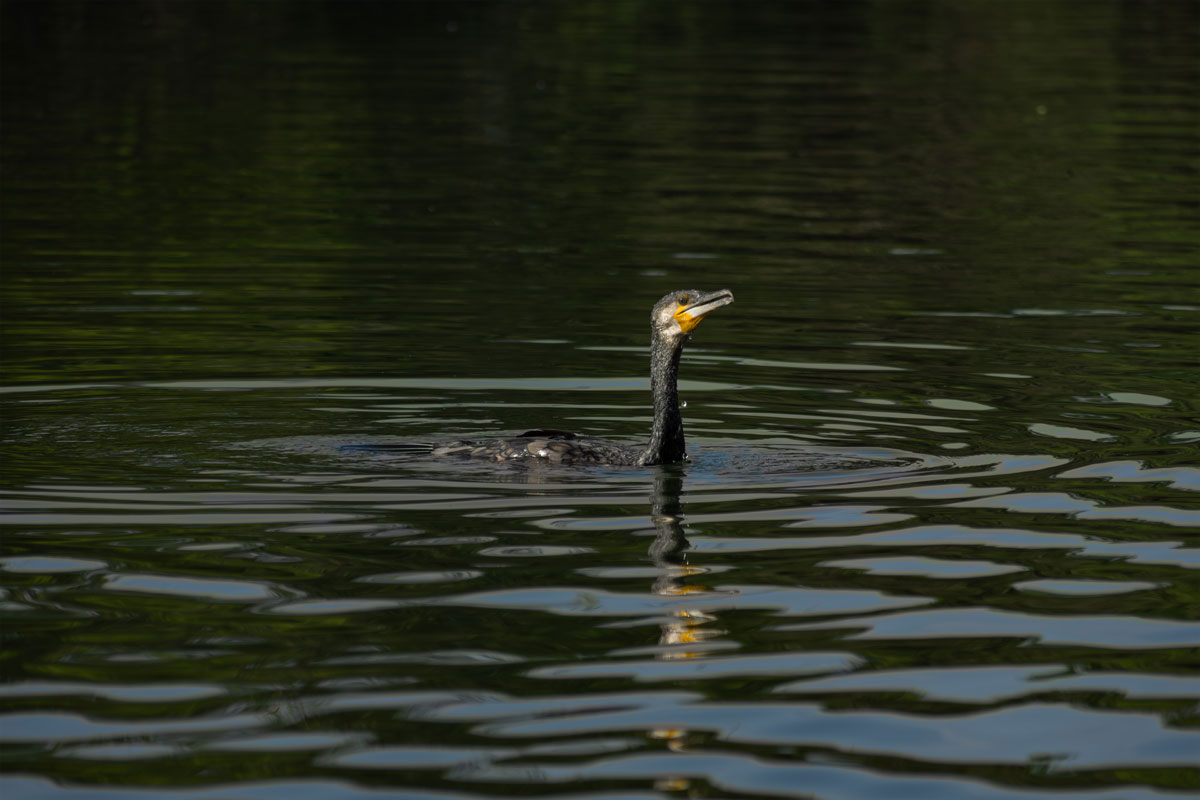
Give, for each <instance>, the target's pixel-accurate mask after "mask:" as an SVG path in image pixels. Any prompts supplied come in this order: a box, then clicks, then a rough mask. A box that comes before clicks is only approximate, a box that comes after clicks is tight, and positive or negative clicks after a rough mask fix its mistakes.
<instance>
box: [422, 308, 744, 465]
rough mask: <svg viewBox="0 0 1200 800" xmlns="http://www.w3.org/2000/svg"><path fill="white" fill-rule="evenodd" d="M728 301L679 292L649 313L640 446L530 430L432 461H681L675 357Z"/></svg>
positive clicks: (439, 452) (458, 446) (436, 451)
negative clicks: (645, 435)
mask: <svg viewBox="0 0 1200 800" xmlns="http://www.w3.org/2000/svg"><path fill="white" fill-rule="evenodd" d="M732 302H733V293H732V292H730V291H729V290H728V289H721V290H720V291H717V292H701V291H697V290H695V289H683V290H680V291H676V292H671V293H670V294H668V295H666V296H665V297H663V298H662V299H661V300H659V301H658V302H657V303H655V304H654V308H653V310H651V312H650V331H651V333H650V392H651V394H652V395H653V397H654V424H653V426H652V427H651V429H650V442H649V443H648V444H647V445H645V446H644V447H631V446H627V445H620V444H614V443H612V442H606V441H603V440H600V439H593V438H590V437H587V436H581V435H579V434H575V433H571V432H569V431H557V430H541V429H539V430H531V431H526V432H525V433H523V434H521V435H520V436H516V437H512V438H508V439H495V440H492V441H483V442H467V441H459V442H450V443H448V444H444V445H438V446H436V447H434V448H433V455H435V456H463V457H472V458H483V459H490V460H494V461H508V460H514V459H526V458H532V459H536V460H539V461H546V462H551V463H558V464H609V465H616V466H651V465H654V464H672V463H674V462H677V461H682V460H683V458H684V456H685V455H686V450H685V449H684V440H683V417H682V416H681V415H680V413H679V391H678V383H679V357H680V355H681V354H682V353H683V345H684V344H685V343H686V342H687V340H688V339H689V338H691V333H692V331H693V330H695V328H696V326H697V325H699V324H700V321H701V320H702V319H704V318H705V317H706V316H707V315H708V314H710V313H711V312H713V311H715V310H716V309H718V308H720V307H721V306H724V305H728V304H729V303H732Z"/></svg>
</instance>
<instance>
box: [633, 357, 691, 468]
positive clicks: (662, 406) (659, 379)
mask: <svg viewBox="0 0 1200 800" xmlns="http://www.w3.org/2000/svg"><path fill="white" fill-rule="evenodd" d="M682 354H683V342H682V341H680V342H678V343H677V344H675V345H674V346H673V345H672V344H670V343H668V342H666V341H663V340H662V339H659V338H658V337H655V338H654V339H653V340H652V341H651V343H650V393H651V394H652V395H653V396H654V426H653V427H652V428H651V429H650V444H649V445H647V446H646V452H645V453H643V454H642V457H641V458H640V459H638V463H640V464H647V465H653V464H671V463H673V462H676V461H682V460H683V456H684V454H685V452H686V450H685V449H684V444H683V417H682V416H680V414H679V357H680V356H681V355H682Z"/></svg>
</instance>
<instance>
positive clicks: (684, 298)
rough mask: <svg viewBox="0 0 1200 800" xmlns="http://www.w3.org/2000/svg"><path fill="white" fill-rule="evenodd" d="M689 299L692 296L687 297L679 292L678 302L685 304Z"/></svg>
mask: <svg viewBox="0 0 1200 800" xmlns="http://www.w3.org/2000/svg"><path fill="white" fill-rule="evenodd" d="M691 299H692V298H690V297H688V296H687V295H686V294H681V295H679V302H680V304H682V305H687V302H688V301H689V300H691Z"/></svg>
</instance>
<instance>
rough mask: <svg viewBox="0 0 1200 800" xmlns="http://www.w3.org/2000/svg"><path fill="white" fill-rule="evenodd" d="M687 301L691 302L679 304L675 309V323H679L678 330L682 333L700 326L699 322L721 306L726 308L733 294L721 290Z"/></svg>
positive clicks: (726, 290)
mask: <svg viewBox="0 0 1200 800" xmlns="http://www.w3.org/2000/svg"><path fill="white" fill-rule="evenodd" d="M688 299H689V300H690V301H691V302H689V303H687V304H683V303H681V304H680V305H679V308H677V309H675V321H676V322H677V323H679V329H680V330H681V331H683V332H684V333H691V332H692V331H693V330H695V328H696V326H697V325H699V324H700V320H702V319H704V318H705V317H707V316H708V315H709V314H711V313H712V312H713V311H716V310H717V309H718V308H720V307H721V306H727V305H729V304H730V303H732V302H733V292H731V291H729V290H728V289H721V290H720V291H718V292H710V293H708V294H702V295H700V296H698V297H691V298H688Z"/></svg>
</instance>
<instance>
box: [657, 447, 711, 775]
mask: <svg viewBox="0 0 1200 800" xmlns="http://www.w3.org/2000/svg"><path fill="white" fill-rule="evenodd" d="M682 490H683V474H682V472H681V471H680V470H679V469H678V468H671V467H664V468H662V469H660V470H659V471H658V472H657V474H656V475H655V476H654V493H653V494H652V495H651V496H650V520H651V522H653V523H654V541H652V542H651V543H650V551H649V555H650V561H651V562H652V563H653V564H654V566H655V568H656V569H657V571H658V575H657V576H656V578H655V580H654V584H653V585H652V587H651V591H653V592H654V593H655V594H657V595H662V596H669V597H686V596H687V595H690V594H697V593H706V592H710V591H712V589H711V588H710V587H708V586H705V585H702V584H697V583H692V582H685V581H686V580H687V579H688V578H691V577H693V576H696V575H703V574H704V573H705V572H707V571H708V570H706V569H704V568H702V567H698V566H695V565H690V564H688V563H687V557H686V556H685V554H684V551H686V550H687V548H688V547H689V546H690V543H689V542H688V540H687V537H686V536H684V533H683V503H682V501H681V500H680V495H681V494H682ZM667 617H668V618H667V620H666V621H664V622H663V623H662V624H661V626H660V627H661V633H660V634H659V638H658V643H659V647H660V651H659V655H658V658H660V659H662V660H664V661H666V660H676V659H684V658H701V657H703V656H704V654H705V653H704V648H689V647H688V645H690V644H699V643H700V642H703V641H704V640H705V639H711V638H713V637H716V636H721V635H723V634H724V633H725V631H724V630H722V629H720V628H717V627H715V626H714V623H715V622H716V621H717V618H716V616H715V615H713V614H710V613H707V612H705V611H701V610H700V609H697V608H687V607H686V606H684V605H675V606H672V607H671V608H670V609H669V610H668V611H667ZM687 733H688V731H687V730H686V729H682V728H655V729H652V730H650V731H648V734H649V736H650V737H651V738H652V739H658V740H660V741H665V742H666V744H667V747H668V748H670V749H671V750H676V751H679V750H683V749H684V748H685V737H686V735H687ZM681 781H682V784H683V785H680V783H681ZM688 783H689V781H687V780H686V779H680V778H673V779H671V780H670V785H669V786H667V785H662V786H658V788H659V789H662V790H667V789H671V790H679V789H684V788H686V784H688Z"/></svg>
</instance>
